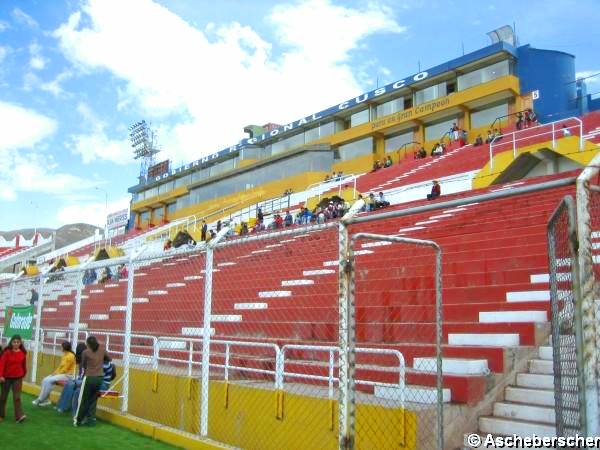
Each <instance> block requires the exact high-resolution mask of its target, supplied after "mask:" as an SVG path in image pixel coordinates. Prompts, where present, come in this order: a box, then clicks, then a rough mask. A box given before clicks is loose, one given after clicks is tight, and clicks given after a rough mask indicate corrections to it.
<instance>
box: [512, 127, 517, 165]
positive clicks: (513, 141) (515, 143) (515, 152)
mask: <svg viewBox="0 0 600 450" xmlns="http://www.w3.org/2000/svg"><path fill="white" fill-rule="evenodd" d="M512 144H513V159H517V140H516V139H515V133H513V134H512Z"/></svg>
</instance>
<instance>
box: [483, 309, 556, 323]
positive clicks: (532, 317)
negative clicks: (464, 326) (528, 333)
mask: <svg viewBox="0 0 600 450" xmlns="http://www.w3.org/2000/svg"><path fill="white" fill-rule="evenodd" d="M479 322H481V323H504V322H512V323H515V322H521V323H523V322H525V323H526V322H548V313H547V312H546V311H481V312H480V313H479Z"/></svg>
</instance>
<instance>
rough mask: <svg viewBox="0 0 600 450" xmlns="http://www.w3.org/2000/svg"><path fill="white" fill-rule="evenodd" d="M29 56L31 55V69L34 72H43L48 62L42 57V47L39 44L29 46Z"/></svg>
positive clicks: (34, 43) (33, 43)
mask: <svg viewBox="0 0 600 450" xmlns="http://www.w3.org/2000/svg"><path fill="white" fill-rule="evenodd" d="M29 54H30V55H31V58H30V59H29V67H31V68H32V69H33V70H42V69H43V68H44V67H46V63H47V62H48V60H47V59H46V58H44V57H43V56H42V47H41V46H40V45H39V44H38V43H37V42H35V41H34V42H32V43H31V44H29Z"/></svg>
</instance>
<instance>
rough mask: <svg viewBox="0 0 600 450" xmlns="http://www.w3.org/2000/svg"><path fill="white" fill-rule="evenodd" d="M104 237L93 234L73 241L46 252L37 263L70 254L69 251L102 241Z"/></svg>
mask: <svg viewBox="0 0 600 450" xmlns="http://www.w3.org/2000/svg"><path fill="white" fill-rule="evenodd" d="M103 239H104V237H103V236H102V235H98V236H96V235H92V236H89V237H86V238H85V239H81V240H79V241H77V242H73V243H72V244H69V245H66V246H64V247H61V248H59V249H57V250H54V251H51V252H49V253H46V254H44V255H42V256H39V257H38V258H37V264H38V265H40V264H43V263H45V262H46V261H50V260H51V259H53V258H57V257H59V256H64V255H68V254H69V253H71V252H73V251H75V250H78V249H80V248H82V247H85V246H86V245H90V244H95V243H96V242H100V241H102V240H103Z"/></svg>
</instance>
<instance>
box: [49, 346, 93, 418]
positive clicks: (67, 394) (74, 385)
mask: <svg viewBox="0 0 600 450" xmlns="http://www.w3.org/2000/svg"><path fill="white" fill-rule="evenodd" d="M85 348H86V347H85V344H84V343H83V342H80V343H79V344H77V348H76V349H75V362H76V363H77V366H78V369H77V376H76V377H75V378H74V379H71V380H69V381H67V382H66V383H65V385H64V387H63V390H62V393H61V394H60V399H59V400H58V404H57V405H56V410H57V411H58V412H61V413H62V412H68V411H70V410H71V405H72V404H73V398H74V393H75V390H76V389H78V388H79V386H81V380H82V379H83V366H82V365H81V354H82V353H83V351H84V350H85Z"/></svg>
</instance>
